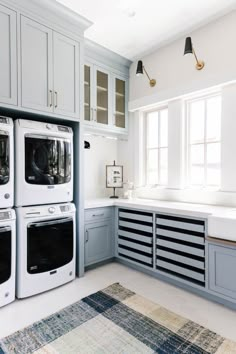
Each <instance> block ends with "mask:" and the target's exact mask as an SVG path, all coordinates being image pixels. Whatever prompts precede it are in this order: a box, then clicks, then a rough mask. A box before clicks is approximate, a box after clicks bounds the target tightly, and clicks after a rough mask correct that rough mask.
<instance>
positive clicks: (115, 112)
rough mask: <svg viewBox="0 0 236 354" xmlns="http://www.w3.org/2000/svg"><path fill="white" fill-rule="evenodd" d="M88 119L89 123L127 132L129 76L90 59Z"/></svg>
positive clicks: (86, 94)
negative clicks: (114, 71)
mask: <svg viewBox="0 0 236 354" xmlns="http://www.w3.org/2000/svg"><path fill="white" fill-rule="evenodd" d="M84 122H85V124H86V126H87V127H90V129H91V128H93V129H97V128H98V129H104V130H106V131H112V132H113V133H115V132H117V133H126V132H127V128H128V127H127V125H128V79H127V77H125V76H122V75H116V74H114V73H113V72H112V71H111V69H110V68H109V67H107V69H106V68H105V67H104V66H102V65H101V66H99V65H96V64H94V63H92V62H89V61H88V62H86V64H85V66H84Z"/></svg>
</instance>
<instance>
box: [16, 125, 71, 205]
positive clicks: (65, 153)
mask: <svg viewBox="0 0 236 354" xmlns="http://www.w3.org/2000/svg"><path fill="white" fill-rule="evenodd" d="M15 146H16V149H15V161H16V163H15V166H16V176H17V178H16V183H15V187H16V189H15V206H27V205H43V204H53V203H63V202H71V201H72V200H73V131H72V129H71V128H70V127H66V126H62V125H56V124H48V123H43V122H35V121H30V120H23V119H18V120H16V121H15Z"/></svg>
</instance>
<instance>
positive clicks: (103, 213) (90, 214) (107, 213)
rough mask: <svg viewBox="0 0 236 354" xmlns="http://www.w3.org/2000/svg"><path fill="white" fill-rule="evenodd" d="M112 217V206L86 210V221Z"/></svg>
mask: <svg viewBox="0 0 236 354" xmlns="http://www.w3.org/2000/svg"><path fill="white" fill-rule="evenodd" d="M111 217H112V208H94V209H87V210H85V222H89V221H93V222H94V221H99V220H102V219H109V218H111Z"/></svg>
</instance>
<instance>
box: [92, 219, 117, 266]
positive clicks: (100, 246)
mask: <svg viewBox="0 0 236 354" xmlns="http://www.w3.org/2000/svg"><path fill="white" fill-rule="evenodd" d="M112 242H113V237H112V220H105V221H101V222H96V223H90V224H86V225H85V266H88V265H91V264H94V263H98V262H101V261H104V260H106V259H109V258H111V257H112V256H113V251H112V250H113V247H112Z"/></svg>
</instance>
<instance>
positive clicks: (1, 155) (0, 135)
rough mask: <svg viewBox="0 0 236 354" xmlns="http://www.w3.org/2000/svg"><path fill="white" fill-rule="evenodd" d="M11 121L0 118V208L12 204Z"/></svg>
mask: <svg viewBox="0 0 236 354" xmlns="http://www.w3.org/2000/svg"><path fill="white" fill-rule="evenodd" d="M13 141H14V137H13V121H12V119H11V118H8V117H2V116H0V208H11V207H13V204H14V151H13V149H14V148H13Z"/></svg>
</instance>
